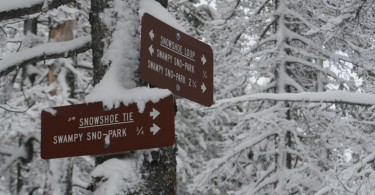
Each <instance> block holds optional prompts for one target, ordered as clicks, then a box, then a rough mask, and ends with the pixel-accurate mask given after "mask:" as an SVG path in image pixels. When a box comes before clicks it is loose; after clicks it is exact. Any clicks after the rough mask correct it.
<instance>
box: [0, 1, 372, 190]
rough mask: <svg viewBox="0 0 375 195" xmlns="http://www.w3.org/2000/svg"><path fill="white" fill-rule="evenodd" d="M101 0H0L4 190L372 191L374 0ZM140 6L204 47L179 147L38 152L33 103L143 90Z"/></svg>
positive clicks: (181, 121) (182, 102)
mask: <svg viewBox="0 0 375 195" xmlns="http://www.w3.org/2000/svg"><path fill="white" fill-rule="evenodd" d="M100 2H101V1H97V0H92V1H86V0H11V1H7V0H2V1H0V91H1V92H0V115H1V117H0V194H1V195H3V194H4V195H8V194H30V195H31V194H32V195H38V194H43V195H46V194H53V195H55V194H56V195H60V194H64V195H65V194H77V195H79V194H142V193H144V194H159V193H161V194H171V192H172V191H174V192H175V193H176V194H218V195H219V194H260V195H263V194H288V195H289V194H306V195H307V194H308V195H310V194H311V195H312V194H314V195H328V194H340V195H342V194H359V195H371V194H375V132H374V131H375V95H373V93H374V92H375V57H374V54H375V52H374V49H375V48H374V44H375V0H205V1H203V0H201V1H200V0H169V1H166V0H160V3H161V4H159V3H158V2H156V1H154V0H140V1H138V0H108V1H105V2H106V3H105V6H100V5H99V4H100ZM101 3H103V2H101ZM166 3H167V4H166ZM162 5H163V6H164V7H165V6H167V9H165V8H164V7H163V6H162ZM145 12H148V13H151V14H153V15H155V17H159V19H160V20H163V21H165V22H167V23H168V24H170V25H172V26H174V27H175V28H178V29H183V31H185V32H186V33H187V34H189V35H191V36H193V37H195V38H196V39H199V40H201V41H203V42H205V43H207V44H209V45H210V46H211V47H212V49H213V53H214V101H215V102H214V104H213V105H212V106H211V107H204V106H201V105H199V104H197V103H194V102H192V101H189V100H186V99H183V98H179V99H176V107H177V110H178V111H177V113H176V117H175V129H176V131H175V132H176V137H177V139H176V141H177V156H175V157H174V155H173V154H174V153H173V151H175V149H176V148H173V147H171V148H169V149H151V150H144V151H136V152H131V153H128V154H126V155H123V156H119V157H118V158H111V159H109V160H107V161H105V162H101V163H98V159H95V158H94V157H92V156H81V157H72V158H60V159H52V160H43V159H41V157H40V131H41V112H42V110H43V109H45V108H47V107H54V106H62V105H71V104H78V103H83V102H89V101H96V100H103V101H106V102H107V103H108V104H110V103H114V102H116V101H123V99H126V98H128V99H129V97H131V98H134V97H141V96H144V93H146V92H144V91H147V93H153V92H150V91H151V90H150V89H148V87H147V86H143V87H142V85H144V83H143V82H142V81H140V79H139V75H138V66H139V47H140V40H141V37H140V29H141V26H140V25H141V24H140V20H141V17H142V14H143V13H145ZM98 32H99V33H98ZM98 43H99V45H100V46H99V47H98ZM98 50H101V51H98ZM98 52H99V53H100V52H101V54H100V55H98ZM104 73H106V74H104ZM103 74H104V77H103V78H101V77H102V76H103ZM98 75H101V76H99V77H100V78H98ZM134 89H142V90H134ZM135 94H136V95H135ZM122 96H123V97H122ZM171 155H172V158H170V156H171ZM167 157H168V159H169V160H167V163H166V164H165V165H166V166H165V167H167V168H166V169H168V170H169V171H170V170H171V171H170V172H168V171H167V172H161V171H160V172H158V170H159V169H154V170H151V171H150V170H148V169H147V167H148V166H150V165H151V164H155V163H156V164H158V163H160V164H163V162H162V160H161V159H162V158H167ZM174 162H177V166H176V169H174V168H175V167H174V166H175V165H176V163H174ZM168 163H170V164H168ZM148 171H149V172H148ZM163 171H165V170H163ZM173 171H175V173H173ZM152 174H156V175H161V176H163V178H164V179H165V181H164V182H170V183H172V184H171V185H172V188H173V189H172V191H168V190H165V189H164V187H162V186H163V185H162V184H160V183H163V181H161V180H158V179H155V178H154V179H152V178H151V179H150V177H148V176H149V175H152ZM173 174H174V175H173ZM171 175H172V176H171ZM174 178H176V181H177V182H175V181H174ZM154 180H158V182H159V183H158V182H155V181H154ZM173 185H174V186H175V187H173Z"/></svg>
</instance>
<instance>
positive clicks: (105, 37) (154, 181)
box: [88, 0, 177, 194]
mask: <svg viewBox="0 0 375 195" xmlns="http://www.w3.org/2000/svg"><path fill="white" fill-rule="evenodd" d="M134 1H135V0H134ZM110 3H112V2H111V1H101V0H92V1H91V13H90V23H91V34H92V53H93V66H94V76H93V84H94V85H96V84H98V83H99V82H100V80H101V79H102V78H103V76H104V74H105V71H106V69H107V67H109V65H110V64H107V63H108V62H106V61H105V60H103V59H102V58H103V56H105V53H104V51H106V49H105V47H106V46H108V45H109V44H110V41H111V35H112V33H111V32H109V30H108V29H107V28H106V26H105V25H104V22H103V20H102V19H101V17H100V16H101V13H103V12H104V9H105V8H107V7H108V5H109V4H110ZM124 3H125V2H124ZM167 3H168V1H165V0H162V5H163V6H165V7H166V6H167ZM132 9H133V10H135V11H133V12H132V13H134V14H137V13H138V9H139V8H132ZM106 11H108V10H106ZM114 15H116V14H114ZM135 18H139V17H135ZM138 29H139V28H138ZM131 34H132V33H131ZM134 34H135V35H136V36H135V38H139V32H134ZM139 41H140V40H139ZM135 49H138V48H135ZM109 63H110V62H109ZM134 75H135V77H138V75H137V72H134ZM136 80H137V81H138V80H140V79H139V78H138V79H136ZM137 84H138V85H140V82H139V83H137ZM108 95H110V94H108ZM176 151H177V147H176V146H172V147H166V148H161V149H155V150H153V151H152V152H151V153H150V154H146V153H143V152H141V153H143V154H141V155H139V153H137V152H126V153H123V154H116V155H107V156H99V157H96V160H95V161H96V165H99V164H102V163H103V162H105V161H106V160H108V159H112V158H121V159H130V160H131V159H133V160H135V161H137V159H139V156H143V160H142V161H137V163H142V164H141V165H139V166H137V167H141V168H140V170H141V173H142V175H141V176H140V178H142V180H143V181H144V182H143V183H142V184H141V185H142V186H140V187H139V191H137V192H126V193H125V194H176V164H177V163H176ZM149 155H151V157H150V156H149ZM149 159H151V160H149ZM124 182H126V181H124ZM88 189H89V190H91V191H95V189H97V187H96V183H95V181H94V183H92V184H91V185H90V186H89V187H88Z"/></svg>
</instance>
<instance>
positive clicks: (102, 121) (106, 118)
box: [79, 112, 134, 129]
mask: <svg viewBox="0 0 375 195" xmlns="http://www.w3.org/2000/svg"><path fill="white" fill-rule="evenodd" d="M123 115H124V117H123V121H121V120H120V116H119V114H110V115H102V116H90V117H84V118H80V119H79V128H80V129H81V128H91V127H100V126H108V125H115V124H124V123H133V122H134V120H133V113H132V112H130V113H123Z"/></svg>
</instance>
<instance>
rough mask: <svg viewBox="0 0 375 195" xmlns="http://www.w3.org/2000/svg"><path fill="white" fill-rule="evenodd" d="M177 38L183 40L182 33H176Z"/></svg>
mask: <svg viewBox="0 0 375 195" xmlns="http://www.w3.org/2000/svg"><path fill="white" fill-rule="evenodd" d="M176 39H177V41H179V40H181V35H180V33H177V34H176Z"/></svg>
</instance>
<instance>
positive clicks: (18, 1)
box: [0, 0, 44, 12]
mask: <svg viewBox="0 0 375 195" xmlns="http://www.w3.org/2000/svg"><path fill="white" fill-rule="evenodd" d="M43 2H44V0H11V1H8V0H2V1H0V12H4V11H9V10H16V9H21V8H27V7H31V6H33V5H36V4H41V3H43Z"/></svg>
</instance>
